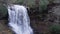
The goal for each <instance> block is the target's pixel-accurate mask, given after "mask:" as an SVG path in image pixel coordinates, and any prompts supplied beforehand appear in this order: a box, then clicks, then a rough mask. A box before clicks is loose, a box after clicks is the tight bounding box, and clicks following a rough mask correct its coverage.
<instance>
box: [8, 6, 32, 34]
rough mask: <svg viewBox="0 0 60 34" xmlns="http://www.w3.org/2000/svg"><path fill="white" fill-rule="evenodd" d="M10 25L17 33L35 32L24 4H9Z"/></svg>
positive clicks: (30, 33) (28, 33) (27, 33)
mask: <svg viewBox="0 0 60 34" xmlns="http://www.w3.org/2000/svg"><path fill="white" fill-rule="evenodd" d="M8 14H9V19H8V20H9V24H8V25H9V26H10V27H11V29H12V31H14V32H15V33H16V34H33V30H32V28H31V27H30V19H29V16H28V14H27V10H26V8H25V7H24V6H20V5H12V6H8Z"/></svg>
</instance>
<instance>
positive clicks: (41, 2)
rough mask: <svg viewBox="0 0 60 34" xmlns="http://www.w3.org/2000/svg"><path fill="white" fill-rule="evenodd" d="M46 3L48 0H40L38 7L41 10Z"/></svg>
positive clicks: (45, 6)
mask: <svg viewBox="0 0 60 34" xmlns="http://www.w3.org/2000/svg"><path fill="white" fill-rule="evenodd" d="M48 4H49V1H48V0H40V7H41V9H42V10H45V9H46V8H47V5H48Z"/></svg>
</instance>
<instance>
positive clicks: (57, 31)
mask: <svg viewBox="0 0 60 34" xmlns="http://www.w3.org/2000/svg"><path fill="white" fill-rule="evenodd" d="M49 29H50V32H51V34H60V24H55V25H52V26H50V28H49Z"/></svg>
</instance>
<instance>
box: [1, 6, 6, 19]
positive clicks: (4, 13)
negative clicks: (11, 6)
mask: <svg viewBox="0 0 60 34" xmlns="http://www.w3.org/2000/svg"><path fill="white" fill-rule="evenodd" d="M6 15H7V8H6V7H5V6H3V5H0V18H2V17H5V16H6Z"/></svg>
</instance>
